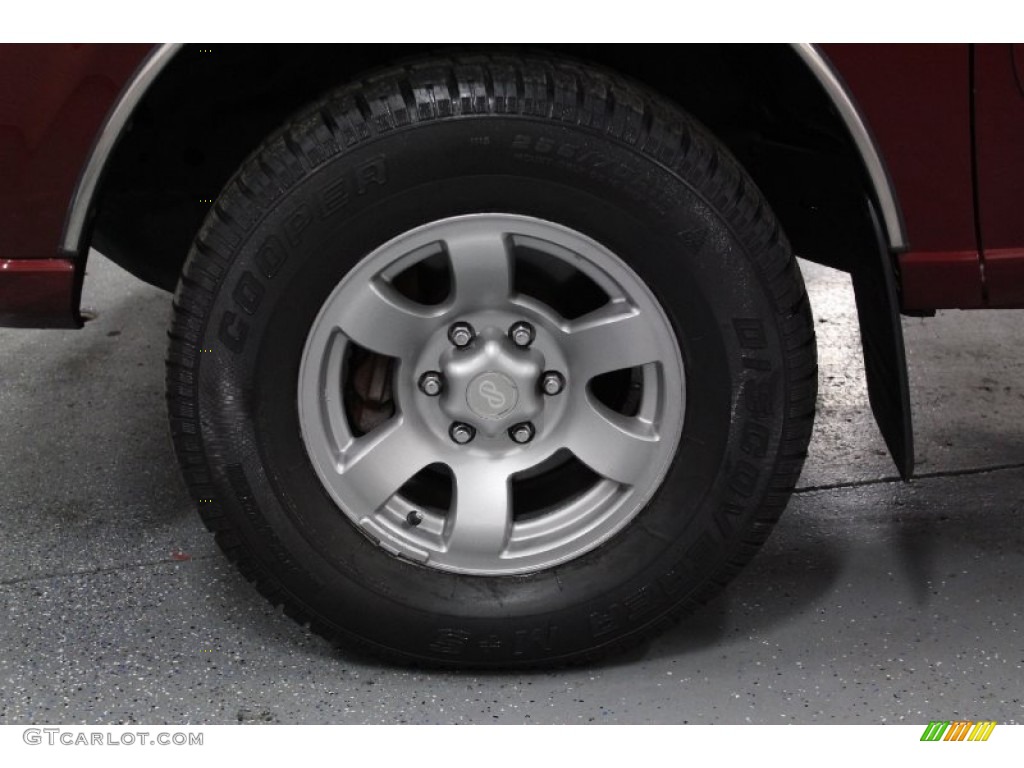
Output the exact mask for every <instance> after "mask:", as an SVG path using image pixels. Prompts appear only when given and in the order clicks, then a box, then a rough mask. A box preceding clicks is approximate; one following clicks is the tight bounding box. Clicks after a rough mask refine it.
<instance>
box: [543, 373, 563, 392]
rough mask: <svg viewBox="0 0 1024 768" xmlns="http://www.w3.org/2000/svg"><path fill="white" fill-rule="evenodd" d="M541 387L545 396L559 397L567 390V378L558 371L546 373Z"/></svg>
mask: <svg viewBox="0 0 1024 768" xmlns="http://www.w3.org/2000/svg"><path fill="white" fill-rule="evenodd" d="M540 386H541V389H543V390H544V394H545V395H557V394H558V393H559V392H561V391H562V390H563V389H565V377H564V376H562V374H560V373H559V372H558V371H546V372H545V373H544V377H543V378H542V379H541V383H540Z"/></svg>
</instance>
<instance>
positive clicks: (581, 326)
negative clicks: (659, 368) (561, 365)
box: [565, 301, 663, 382]
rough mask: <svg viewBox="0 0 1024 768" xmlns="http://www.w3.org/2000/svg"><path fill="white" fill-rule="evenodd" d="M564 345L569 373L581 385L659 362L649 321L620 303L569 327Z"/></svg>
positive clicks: (595, 312) (659, 356) (591, 313)
mask: <svg viewBox="0 0 1024 768" xmlns="http://www.w3.org/2000/svg"><path fill="white" fill-rule="evenodd" d="M565 346H566V351H567V353H568V357H569V361H570V365H571V366H572V371H573V374H574V375H575V376H576V377H577V378H578V379H580V380H581V381H583V382H587V381H589V380H590V379H592V378H593V377H594V376H598V375H600V374H602V373H609V372H610V371H618V370H620V369H622V368H633V367H635V366H638V365H645V364H646V363H653V362H657V361H659V360H661V358H662V355H663V352H662V349H661V347H660V346H659V344H658V340H657V337H656V335H655V332H654V328H653V327H652V325H651V321H650V319H649V318H647V317H645V316H644V314H643V313H641V312H638V311H637V310H636V309H634V308H633V307H631V306H629V305H628V304H625V303H624V302H618V301H615V302H611V303H610V304H606V305H605V306H604V307H601V308H600V309H597V310H595V311H593V312H590V313H589V314H587V315H584V316H583V317H581V318H579V319H578V320H576V321H575V322H573V323H572V325H570V326H569V329H568V331H567V332H566V335H565Z"/></svg>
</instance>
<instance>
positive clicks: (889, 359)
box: [62, 45, 913, 475]
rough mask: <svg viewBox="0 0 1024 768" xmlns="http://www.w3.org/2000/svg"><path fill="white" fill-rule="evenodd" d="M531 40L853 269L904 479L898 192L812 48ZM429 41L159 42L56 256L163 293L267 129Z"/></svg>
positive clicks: (825, 256) (804, 246)
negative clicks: (664, 127) (647, 95)
mask: <svg viewBox="0 0 1024 768" xmlns="http://www.w3.org/2000/svg"><path fill="white" fill-rule="evenodd" d="M544 48H545V49H546V50H549V51H554V52H557V53H559V54H562V55H568V56H572V57H574V58H577V59H581V60H584V61H591V62H594V63H596V64H598V65H601V66H604V67H608V68H611V69H614V70H616V71H618V72H620V73H622V74H624V75H626V76H628V77H631V78H633V79H635V80H638V81H641V82H643V83H644V84H646V85H647V86H649V87H651V88H652V89H654V90H656V91H658V92H660V93H662V94H663V95H665V96H666V97H668V98H670V99H672V100H673V101H675V102H676V103H678V104H680V105H681V106H682V107H683V108H684V109H686V110H687V111H688V112H690V113H691V114H692V115H694V116H695V117H697V119H699V120H700V121H701V122H703V123H704V124H705V125H707V126H708V127H709V128H710V130H711V131H712V132H713V133H714V134H715V135H716V136H717V137H718V138H719V139H720V140H721V141H722V142H723V143H724V144H725V145H726V146H727V147H728V148H729V149H730V151H732V152H733V154H735V155H736V157H737V159H738V160H739V161H740V163H741V164H742V165H743V166H744V167H745V168H746V170H747V171H748V173H749V174H750V175H751V176H752V177H753V179H754V180H755V182H756V183H757V184H758V186H759V187H760V188H761V190H762V192H763V193H764V195H765V197H766V198H767V200H768V202H769V204H770V205H771V206H772V208H773V210H774V211H775V213H776V215H777V217H778V218H779V220H780V221H781V223H782V226H783V228H784V229H785V231H786V233H787V235H788V237H789V239H790V241H791V242H792V244H793V247H794V251H795V252H796V253H797V254H798V255H800V256H803V257H805V258H809V259H811V260H814V261H818V262H820V263H823V264H826V265H828V266H832V267H836V268H839V269H842V270H844V271H847V272H850V273H851V274H852V275H853V276H854V285H855V289H856V291H857V297H858V310H859V315H860V321H861V329H862V336H863V337H864V348H865V358H866V367H867V369H868V380H869V391H870V393H871V400H872V406H873V408H874V411H875V414H876V417H877V419H878V422H879V425H880V427H881V429H882V432H883V435H884V436H885V438H886V442H887V443H888V445H889V447H890V450H891V451H892V453H893V455H894V458H895V459H896V463H897V466H898V467H899V469H900V471H901V473H902V474H904V475H909V473H910V471H911V469H912V465H913V448H912V441H911V432H910V412H909V393H908V387H907V382H906V370H905V368H906V365H905V358H904V355H903V340H902V331H901V329H900V326H899V316H898V312H899V305H898V275H897V271H896V270H897V266H896V263H895V261H894V258H893V255H894V253H895V252H897V251H899V250H902V249H905V248H906V246H907V243H906V238H905V235H904V228H903V224H902V219H901V215H900V211H899V204H898V198H897V196H896V192H895V190H894V188H893V186H892V184H891V181H890V179H889V177H888V174H887V173H886V170H885V165H884V160H883V158H882V155H881V153H880V151H879V150H878V147H877V146H876V144H875V142H874V140H873V139H872V137H871V133H870V130H869V127H868V125H867V122H866V120H865V119H864V118H863V117H862V116H861V114H860V112H859V111H858V109H857V106H856V103H855V101H854V99H853V98H852V96H851V95H850V93H849V92H848V90H847V88H846V87H845V86H844V85H843V83H842V81H841V79H840V78H839V76H838V75H837V74H836V73H835V72H834V71H833V69H832V67H831V65H830V64H829V63H828V61H827V59H826V58H825V56H824V55H823V54H822V53H821V52H820V51H819V50H818V49H817V48H815V47H814V46H810V45H764V46H756V45H697V46H689V45H687V46H629V45H582V46H567V45H553V46H544ZM430 49H431V46H425V45H423V46H408V45H373V46H370V45H325V46H233V45H227V46H212V47H205V46H204V47H200V46H196V45H185V46H180V45H167V46H161V47H159V48H157V49H156V50H155V52H154V53H153V54H152V55H151V57H150V58H149V60H148V61H147V62H146V63H145V64H144V65H143V66H142V67H141V68H140V70H139V72H138V73H137V76H136V79H135V81H134V82H133V83H132V84H131V85H129V87H128V88H127V89H126V90H125V92H124V93H123V95H122V97H121V100H120V101H119V103H118V104H117V105H116V106H115V108H114V110H113V111H112V113H111V116H110V118H109V119H108V122H107V126H106V128H105V129H104V132H103V134H101V136H100V138H99V139H98V140H97V142H96V145H95V148H94V152H93V156H92V157H91V158H90V161H89V164H88V165H87V168H86V171H85V172H84V173H83V176H82V180H81V183H80V185H79V189H78V192H77V193H76V195H75V199H74V201H73V205H72V208H71V210H70V212H69V215H68V219H67V226H66V229H65V233H64V238H63V241H62V242H63V243H64V246H65V250H67V251H68V252H71V253H76V254H78V255H79V257H84V254H85V253H86V252H87V250H88V248H89V247H90V246H92V247H95V248H97V249H98V250H100V251H101V252H103V253H104V254H105V255H107V256H109V257H110V258H111V259H113V260H114V261H115V262H117V263H119V264H120V265H121V266H123V267H125V268H126V269H128V270H129V271H130V272H132V273H134V274H135V275H137V276H138V277H140V278H142V279H144V280H146V281H148V282H150V283H153V284H155V285H158V286H161V287H164V288H167V289H173V287H174V286H175V284H176V282H177V279H178V275H179V273H180V269H181V265H182V263H183V262H184V259H185V256H186V254H187V251H188V248H189V245H190V244H191V241H192V238H193V236H194V234H195V232H196V231H197V230H198V228H199V225H200V223H201V222H202V220H203V218H204V217H205V216H206V213H207V211H208V209H209V207H210V204H211V202H212V201H213V200H215V199H216V197H217V195H218V193H219V191H220V190H221V188H222V187H223V186H224V184H225V183H226V182H227V180H228V179H229V178H230V176H231V175H232V174H233V173H234V171H235V169H236V168H237V167H238V166H239V165H240V164H241V162H242V161H243V160H244V158H245V157H246V156H248V155H249V154H250V153H251V152H252V151H254V150H255V149H256V148H257V147H258V146H259V145H260V143H261V142H262V140H263V139H264V137H265V136H266V135H268V134H269V133H270V132H272V131H273V130H274V129H275V128H276V127H277V126H278V125H279V124H280V123H281V122H282V121H283V120H284V119H285V118H286V117H287V116H289V115H290V114H292V113H293V112H294V111H295V110H297V109H298V108H300V107H301V106H302V105H303V104H305V103H306V102H308V101H311V100H312V99H314V98H316V97H317V96H318V95H319V94H320V93H322V92H323V91H326V90H328V89H329V88H331V87H334V86H336V85H338V84H340V83H343V82H346V81H349V80H352V79H354V78H356V77H358V76H359V74H360V73H361V72H365V71H367V70H372V69H376V68H379V67H382V66H386V65H388V64H389V63H391V62H394V61H396V60H397V61H401V60H402V59H406V58H409V57H410V56H417V55H419V54H421V53H424V52H426V51H428V50H430ZM874 288H879V289H880V290H874ZM870 292H873V293H874V294H876V295H874V296H869V295H868V293H870ZM872 371H874V373H872Z"/></svg>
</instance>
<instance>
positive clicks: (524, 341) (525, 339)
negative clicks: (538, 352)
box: [508, 321, 534, 347]
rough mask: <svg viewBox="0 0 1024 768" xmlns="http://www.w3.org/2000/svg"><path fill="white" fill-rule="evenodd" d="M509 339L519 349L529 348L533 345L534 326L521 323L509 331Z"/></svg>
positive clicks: (514, 325)
mask: <svg viewBox="0 0 1024 768" xmlns="http://www.w3.org/2000/svg"><path fill="white" fill-rule="evenodd" d="M508 337H509V338H510V339H512V343H513V344H515V345H516V346H517V347H528V346H530V345H531V344H533V337H534V332H533V326H532V325H530V324H529V323H525V322H523V321H520V322H518V323H515V324H513V326H512V327H511V328H509V329H508Z"/></svg>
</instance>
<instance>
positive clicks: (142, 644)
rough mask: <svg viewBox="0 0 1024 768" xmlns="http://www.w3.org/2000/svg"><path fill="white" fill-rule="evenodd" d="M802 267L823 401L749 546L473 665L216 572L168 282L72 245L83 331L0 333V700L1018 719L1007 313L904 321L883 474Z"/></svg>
mask: <svg viewBox="0 0 1024 768" xmlns="http://www.w3.org/2000/svg"><path fill="white" fill-rule="evenodd" d="M805 276H806V277H807V278H808V283H809V286H810V289H811V293H812V302H813V304H814V309H815V314H816V317H817V321H818V332H819V352H820V357H821V393H820V399H819V413H818V420H817V425H816V431H815V434H814V439H813V442H812V445H811V449H810V455H811V459H810V461H809V463H808V465H807V467H806V469H805V471H804V475H803V478H802V480H801V490H800V491H799V492H798V493H797V495H795V496H794V498H793V500H792V502H791V504H790V507H789V509H788V511H787V512H786V514H785V516H784V517H783V519H782V521H781V522H780V524H779V525H778V527H777V529H776V531H775V533H774V534H773V535H772V537H771V539H770V540H769V542H768V544H767V545H766V546H765V548H764V550H763V551H762V552H761V553H760V554H759V555H758V557H757V558H756V559H755V560H754V562H753V563H752V564H751V565H750V566H749V567H748V568H747V569H746V570H745V571H744V573H743V574H742V575H741V576H740V578H739V579H738V580H737V581H736V582H734V583H733V585H732V586H731V587H730V588H729V589H728V590H727V591H726V593H725V594H724V595H723V596H721V597H720V598H719V599H717V600H716V601H715V602H713V603H712V604H711V605H710V606H709V607H708V608H707V609H706V610H704V611H703V612H701V613H700V614H699V615H697V616H695V617H693V619H692V620H691V621H689V622H688V623H687V624H686V625H684V626H679V627H677V628H675V629H674V630H672V631H670V632H668V633H667V634H665V635H663V636H662V637H660V638H659V639H657V640H656V641H654V642H652V643H650V644H649V645H647V646H645V647H643V648H641V649H639V650H636V651H634V652H633V653H631V654H630V655H628V656H626V657H620V658H616V659H613V660H610V661H608V662H606V663H603V664H601V665H599V666H595V667H591V668H587V669H573V670H568V671H558V672H534V673H526V674H487V675H480V674H468V673H426V672H422V671H406V670H404V669H397V668H393V667H387V666H382V665H379V664H377V663H376V662H374V661H373V660H369V659H366V658H362V657H357V656H354V655H352V654H350V653H348V652H344V651H338V650H335V649H333V648H331V647H330V646H329V645H328V644H327V643H325V642H323V641H322V640H320V639H319V638H317V637H315V636H312V635H310V634H309V633H308V632H306V631H305V630H303V629H301V628H299V627H298V626H296V625H294V624H293V623H292V622H291V621H290V620H289V619H287V618H286V617H284V616H282V615H280V614H279V613H278V612H276V611H274V610H273V609H271V608H270V607H268V606H267V605H266V604H265V603H264V601H263V599H262V598H261V597H259V596H258V595H257V594H256V592H255V591H254V590H253V589H252V588H251V587H250V586H249V585H248V584H247V583H246V582H245V581H244V580H243V579H242V578H241V577H240V576H238V575H236V573H235V572H234V570H233V568H232V567H231V566H230V565H229V564H228V563H227V562H226V561H225V560H224V559H223V558H222V557H221V556H220V554H219V552H218V551H217V550H216V548H215V547H214V544H213V541H212V539H211V537H209V536H208V535H207V534H206V532H205V531H204V530H203V528H202V527H201V525H200V523H199V520H198V517H197V516H196V514H195V513H194V511H193V509H192V507H191V504H190V502H189V500H188V498H187V497H186V494H185V492H184V489H183V487H182V484H181V482H180V481H179V479H178V470H177V465H176V463H175V461H174V457H173V455H172V450H171V446H170V441H169V438H168V436H167V428H166V424H165V415H164V401H163V384H162V381H163V366H162V359H163V354H164V346H165V329H166V325H167V320H168V297H167V295H166V294H163V293H161V292H159V291H157V290H155V289H153V288H150V287H148V286H145V285H143V284H141V283H139V282H138V281H136V280H134V279H133V278H131V277H130V276H128V275H126V274H125V273H123V272H122V271H121V270H119V269H118V268H116V267H114V266H113V265H111V264H110V263H109V262H107V261H106V260H104V259H102V258H101V257H96V258H94V259H93V260H92V261H91V263H90V270H89V277H88V279H87V281H86V298H85V303H86V305H88V306H92V307H95V308H96V309H97V310H98V312H99V317H98V319H96V320H95V321H94V322H92V323H90V324H89V325H88V326H87V327H86V328H85V329H84V330H82V331H78V332H55V331H0V419H2V429H0V465H2V467H3V471H2V474H0V526H2V527H0V534H2V535H0V605H2V611H0V617H2V623H0V723H24V722H35V723H136V722H139V723H185V722H191V723H200V722H206V723H222V722H223V723H233V722H298V723H321V722H333V723H398V722H408V723H449V722H486V723H492V722H504V723H522V722H534V723H579V722H603V723H611V722H615V723H626V722H628V723H686V722H689V723H714V722H722V723H746V722H752V723H786V722H797V723H812V722H826V723H882V722H890V723H891V722H906V723H925V722H927V721H928V720H936V719H960V718H965V719H995V720H998V721H999V722H1000V723H1008V722H1022V721H1024V602H1022V600H1021V596H1020V595H1021V587H1022V586H1024V510H1022V499H1024V377H1022V375H1021V374H1022V373H1024V351H1022V350H1021V347H1020V345H1019V344H1018V343H1016V342H1017V341H1018V339H1019V338H1020V332H1019V329H1020V328H1021V327H1022V320H1024V313H1021V312H1002V313H995V312H991V313H963V312H949V313H943V314H940V315H939V316H938V317H937V318H934V319H930V320H916V319H914V320H910V319H908V320H905V321H904V327H905V330H906V335H907V346H908V348H909V355H910V363H911V377H912V380H913V392H912V398H913V404H914V415H915V418H916V426H917V445H918V472H919V474H920V478H919V479H918V480H916V481H914V482H913V483H911V484H903V483H900V482H896V481H895V480H894V474H895V473H894V470H893V467H892V464H891V462H890V460H889V458H888V457H887V455H886V454H885V451H884V447H883V444H882V441H881V438H880V436H879V435H878V432H877V429H876V428H875V426H874V422H873V420H872V417H871V414H870V410H869V408H868V405H867V398H866V394H865V391H864V381H863V370H862V367H861V361H860V353H859V341H858V338H857V330H856V319H855V315H854V311H853V303H852V295H851V293H850V289H849V283H848V281H847V280H846V279H845V277H844V276H843V275H841V274H838V273H835V272H832V271H830V270H827V269H824V268H821V267H813V266H810V265H808V266H807V267H806V269H805ZM182 553H184V554H187V555H188V556H190V558H191V559H188V560H179V559H176V557H182V556H183V554H182Z"/></svg>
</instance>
